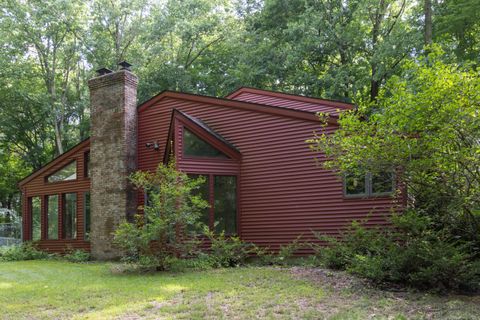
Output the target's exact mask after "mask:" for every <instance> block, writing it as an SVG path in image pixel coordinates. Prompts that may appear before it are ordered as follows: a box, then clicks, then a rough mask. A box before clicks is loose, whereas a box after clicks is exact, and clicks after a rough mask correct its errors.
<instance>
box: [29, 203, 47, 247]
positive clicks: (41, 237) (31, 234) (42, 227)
mask: <svg viewBox="0 0 480 320" xmlns="http://www.w3.org/2000/svg"><path fill="white" fill-rule="evenodd" d="M33 198H38V199H39V202H40V230H39V231H40V237H39V239H33ZM27 201H28V213H29V223H30V228H29V229H30V240H31V241H41V240H43V229H44V226H43V223H42V220H43V201H44V197H42V196H30V197H28V200H27Z"/></svg>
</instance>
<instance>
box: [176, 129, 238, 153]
mask: <svg viewBox="0 0 480 320" xmlns="http://www.w3.org/2000/svg"><path fill="white" fill-rule="evenodd" d="M185 131H188V132H190V133H191V134H192V135H194V136H195V137H197V138H198V139H199V140H201V141H203V142H204V143H206V144H207V145H209V146H210V147H211V148H213V149H215V150H217V151H218V152H220V153H221V154H222V155H223V157H220V156H218V157H211V156H195V155H190V154H186V153H185V146H186V144H185ZM181 135H182V148H181V150H180V151H181V153H182V158H183V159H187V160H188V159H191V160H208V161H232V160H234V159H232V158H231V156H230V155H228V154H226V153H225V152H224V151H222V150H221V149H220V148H218V147H217V146H215V145H213V144H212V143H211V142H209V141H207V140H205V139H204V138H202V137H201V136H200V135H199V134H197V133H196V132H194V130H192V129H190V128H188V127H187V126H185V125H182V131H181Z"/></svg>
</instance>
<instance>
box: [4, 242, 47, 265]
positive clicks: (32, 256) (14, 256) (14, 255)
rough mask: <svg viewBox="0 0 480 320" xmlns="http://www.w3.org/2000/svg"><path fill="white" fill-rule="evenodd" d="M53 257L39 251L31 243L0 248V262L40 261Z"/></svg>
mask: <svg viewBox="0 0 480 320" xmlns="http://www.w3.org/2000/svg"><path fill="white" fill-rule="evenodd" d="M51 257H52V255H51V254H48V253H46V252H44V251H40V250H37V249H36V248H35V247H34V246H33V245H32V243H30V242H25V243H22V244H21V245H15V246H9V247H4V248H0V261H20V260H39V259H49V258H51Z"/></svg>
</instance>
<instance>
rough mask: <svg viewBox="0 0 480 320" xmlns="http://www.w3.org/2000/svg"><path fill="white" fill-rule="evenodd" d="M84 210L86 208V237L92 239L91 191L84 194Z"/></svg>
mask: <svg viewBox="0 0 480 320" xmlns="http://www.w3.org/2000/svg"><path fill="white" fill-rule="evenodd" d="M83 201H84V203H83V210H84V217H83V219H84V221H85V235H84V239H85V240H89V239H90V192H85V193H84V194H83Z"/></svg>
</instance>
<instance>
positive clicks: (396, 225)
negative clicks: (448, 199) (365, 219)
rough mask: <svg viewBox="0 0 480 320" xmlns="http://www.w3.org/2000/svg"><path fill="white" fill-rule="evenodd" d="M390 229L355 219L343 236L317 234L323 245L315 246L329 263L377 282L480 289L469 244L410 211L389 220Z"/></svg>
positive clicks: (477, 262) (476, 263) (479, 275)
mask: <svg viewBox="0 0 480 320" xmlns="http://www.w3.org/2000/svg"><path fill="white" fill-rule="evenodd" d="M392 222H393V227H392V228H390V229H386V231H385V230H380V229H370V230H369V229H366V228H364V227H362V226H361V224H359V223H357V222H354V223H353V224H352V226H351V227H350V229H349V230H348V231H346V232H345V233H344V235H343V237H342V240H337V239H335V238H331V237H325V236H322V235H319V234H318V233H316V236H317V238H318V239H319V240H321V241H323V242H324V243H325V244H326V245H327V246H326V247H323V248H322V247H320V246H318V245H315V246H314V249H315V251H316V256H317V257H318V259H319V260H320V261H322V262H323V264H324V265H325V266H327V267H332V268H336V269H345V270H348V271H349V272H352V273H355V274H358V275H360V276H363V277H366V278H369V279H371V280H373V281H375V282H384V281H389V282H400V283H405V284H408V285H410V286H414V287H419V288H432V289H436V290H443V289H462V290H478V289H480V267H479V266H480V260H478V258H475V256H473V255H472V253H470V252H469V250H470V249H471V244H470V243H467V242H460V241H457V240H454V239H451V238H449V237H448V236H446V235H445V233H444V232H442V231H438V230H435V229H434V228H433V226H432V225H431V224H432V222H431V221H430V220H429V219H428V218H425V217H424V216H421V215H419V214H417V213H416V212H412V211H409V212H407V213H406V214H404V215H402V216H396V217H394V218H393V219H392Z"/></svg>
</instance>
